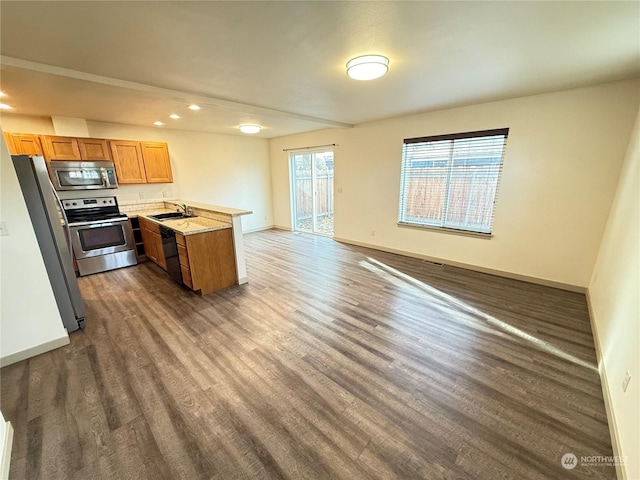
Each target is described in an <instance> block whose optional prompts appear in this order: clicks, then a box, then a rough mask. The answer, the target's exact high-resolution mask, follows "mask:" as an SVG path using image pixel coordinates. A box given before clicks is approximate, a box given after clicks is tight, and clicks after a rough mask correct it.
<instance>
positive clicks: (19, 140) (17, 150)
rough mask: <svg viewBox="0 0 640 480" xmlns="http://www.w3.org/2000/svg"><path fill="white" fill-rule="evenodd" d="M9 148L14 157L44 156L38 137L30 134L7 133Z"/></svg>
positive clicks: (5, 135) (5, 136)
mask: <svg viewBox="0 0 640 480" xmlns="http://www.w3.org/2000/svg"><path fill="white" fill-rule="evenodd" d="M4 138H5V140H7V147H8V148H9V151H10V152H11V153H12V154H14V155H42V146H41V145H40V138H39V137H38V135H32V134H30V133H5V134H4Z"/></svg>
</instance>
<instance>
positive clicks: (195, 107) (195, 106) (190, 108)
mask: <svg viewBox="0 0 640 480" xmlns="http://www.w3.org/2000/svg"><path fill="white" fill-rule="evenodd" d="M187 108H188V109H189V110H200V107H199V106H198V105H195V104H194V105H189V106H188V107H187Z"/></svg>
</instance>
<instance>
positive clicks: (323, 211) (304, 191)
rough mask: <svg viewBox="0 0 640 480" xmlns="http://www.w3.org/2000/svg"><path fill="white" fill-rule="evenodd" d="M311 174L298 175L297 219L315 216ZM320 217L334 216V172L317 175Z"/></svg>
mask: <svg viewBox="0 0 640 480" xmlns="http://www.w3.org/2000/svg"><path fill="white" fill-rule="evenodd" d="M311 181H312V180H311V176H303V177H296V179H295V191H296V215H297V220H305V219H308V218H311V217H312V216H313V185H312V183H311ZM316 187H317V192H318V193H317V196H316V202H317V206H316V208H317V213H318V217H323V216H326V215H329V216H333V193H334V192H333V173H327V174H323V175H316Z"/></svg>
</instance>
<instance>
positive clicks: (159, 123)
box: [153, 121, 164, 127]
mask: <svg viewBox="0 0 640 480" xmlns="http://www.w3.org/2000/svg"><path fill="white" fill-rule="evenodd" d="M153 124H154V125H157V126H159V127H161V126H162V125H164V123H162V122H161V121H157V122H153Z"/></svg>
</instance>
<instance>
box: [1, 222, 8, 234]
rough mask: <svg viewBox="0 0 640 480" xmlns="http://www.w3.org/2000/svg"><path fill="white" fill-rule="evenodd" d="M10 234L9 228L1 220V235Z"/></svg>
mask: <svg viewBox="0 0 640 480" xmlns="http://www.w3.org/2000/svg"><path fill="white" fill-rule="evenodd" d="M2 235H9V230H8V229H7V225H6V224H5V223H4V222H0V236H2Z"/></svg>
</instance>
